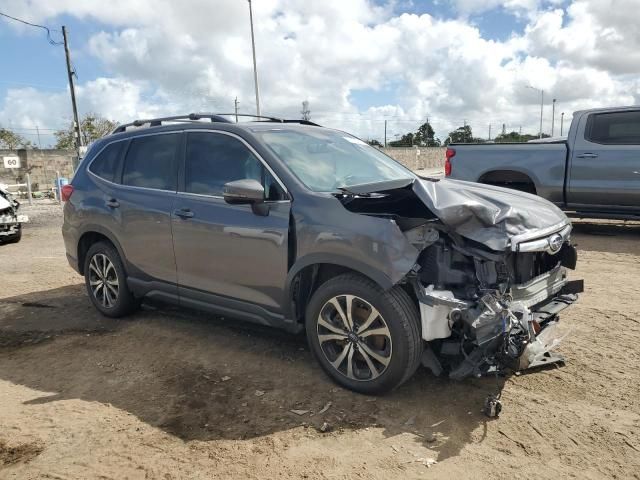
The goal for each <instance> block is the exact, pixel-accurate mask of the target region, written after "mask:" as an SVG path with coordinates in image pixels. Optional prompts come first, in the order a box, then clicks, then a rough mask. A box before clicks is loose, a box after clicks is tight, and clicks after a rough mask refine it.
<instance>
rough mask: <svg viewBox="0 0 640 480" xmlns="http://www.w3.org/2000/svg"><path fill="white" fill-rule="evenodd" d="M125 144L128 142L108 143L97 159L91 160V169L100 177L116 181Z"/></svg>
mask: <svg viewBox="0 0 640 480" xmlns="http://www.w3.org/2000/svg"><path fill="white" fill-rule="evenodd" d="M125 144H126V142H116V143H112V144H111V145H107V147H106V148H105V149H104V150H102V152H100V153H99V154H98V156H97V157H96V158H95V160H94V161H93V162H91V165H90V166H89V171H90V172H91V173H94V174H95V175H97V176H99V177H100V178H104V179H105V180H109V181H110V182H114V181H115V178H116V173H117V172H118V166H119V164H120V156H121V154H122V148H123V147H124V145H125Z"/></svg>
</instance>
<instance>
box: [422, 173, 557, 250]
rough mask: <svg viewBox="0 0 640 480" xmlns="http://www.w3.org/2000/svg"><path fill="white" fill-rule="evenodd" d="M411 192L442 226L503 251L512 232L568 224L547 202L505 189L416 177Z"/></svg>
mask: <svg viewBox="0 0 640 480" xmlns="http://www.w3.org/2000/svg"><path fill="white" fill-rule="evenodd" d="M413 191H414V193H415V194H416V195H417V196H418V198H420V200H422V201H423V202H424V203H425V205H426V206H427V208H429V210H431V212H433V213H434V214H435V215H436V216H437V217H438V218H439V219H440V220H441V221H442V222H443V223H444V224H445V225H446V226H448V227H450V228H452V229H453V230H454V231H455V232H456V233H458V234H459V235H462V236H463V237H466V238H469V239H471V240H474V241H476V242H480V243H482V244H484V245H486V246H487V247H489V248H490V249H492V250H505V249H506V248H507V247H508V246H509V244H510V241H511V238H512V237H514V236H516V235H522V234H531V233H535V231H536V230H540V229H544V228H547V229H548V228H549V227H552V226H554V225H559V224H562V223H569V220H568V219H567V216H566V215H565V214H564V213H563V212H562V210H560V209H559V208H558V207H556V206H555V205H554V204H552V203H551V202H549V201H547V200H545V199H543V198H540V197H538V196H536V195H531V194H529V193H524V192H519V191H516V190H510V189H507V188H501V187H494V186H491V185H484V184H482V185H481V184H478V183H472V182H464V181H460V180H449V179H439V180H437V181H430V180H423V179H420V180H418V181H416V182H414V183H413Z"/></svg>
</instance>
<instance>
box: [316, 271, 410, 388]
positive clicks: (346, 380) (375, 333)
mask: <svg viewBox="0 0 640 480" xmlns="http://www.w3.org/2000/svg"><path fill="white" fill-rule="evenodd" d="M305 323H306V331H307V339H308V341H309V345H310V348H311V351H312V352H313V354H314V356H315V358H316V360H317V361H318V363H320V366H321V367H322V369H323V370H324V371H325V372H326V373H327V375H329V376H330V377H331V378H332V379H333V380H334V381H335V382H336V383H338V384H339V385H341V386H343V387H345V388H348V389H349V390H353V391H355V392H358V393H364V394H379V393H384V392H388V391H391V390H393V389H395V388H397V387H399V386H400V385H401V384H402V383H404V382H405V381H406V380H407V379H409V378H410V377H411V376H412V375H413V373H414V372H415V371H416V369H417V367H418V365H419V364H420V356H421V354H422V338H421V335H420V328H419V316H418V311H417V309H416V305H415V303H414V302H413V301H412V299H411V298H410V297H409V295H408V294H407V293H406V292H405V291H404V290H403V289H402V288H400V287H398V286H396V287H393V288H391V289H390V290H387V291H385V290H383V289H382V288H380V287H379V286H378V285H376V284H375V283H374V282H372V281H371V280H369V279H367V278H365V277H362V276H360V275H357V274H344V275H340V276H338V277H335V278H333V279H331V280H328V281H327V282H325V283H323V284H322V285H321V286H320V287H319V288H318V290H316V292H315V293H314V294H313V297H312V298H311V301H310V302H309V305H308V307H307V311H306V320H305Z"/></svg>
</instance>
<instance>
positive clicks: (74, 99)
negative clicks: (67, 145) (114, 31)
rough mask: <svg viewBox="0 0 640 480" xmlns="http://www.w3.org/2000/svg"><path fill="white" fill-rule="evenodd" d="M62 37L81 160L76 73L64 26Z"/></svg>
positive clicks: (77, 146)
mask: <svg viewBox="0 0 640 480" xmlns="http://www.w3.org/2000/svg"><path fill="white" fill-rule="evenodd" d="M62 37H63V38H64V54H65V56H66V58H67V76H68V77H69V90H71V105H72V106H73V122H74V124H75V131H76V142H75V143H76V151H77V153H78V159H79V158H80V147H82V133H81V132H80V120H79V119H78V106H77V105H76V89H75V87H74V84H73V75H74V74H75V72H74V71H73V70H71V56H70V55H69V41H68V40H67V28H66V27H65V26H64V25H63V26H62Z"/></svg>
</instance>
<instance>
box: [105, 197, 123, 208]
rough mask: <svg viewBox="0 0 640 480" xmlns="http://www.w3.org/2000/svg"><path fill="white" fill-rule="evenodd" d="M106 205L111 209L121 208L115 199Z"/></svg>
mask: <svg viewBox="0 0 640 480" xmlns="http://www.w3.org/2000/svg"><path fill="white" fill-rule="evenodd" d="M105 205H106V206H107V207H109V208H118V207H119V206H120V202H118V201H117V200H116V199H115V198H112V199H110V200H108V201H107V202H106V203H105Z"/></svg>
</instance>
